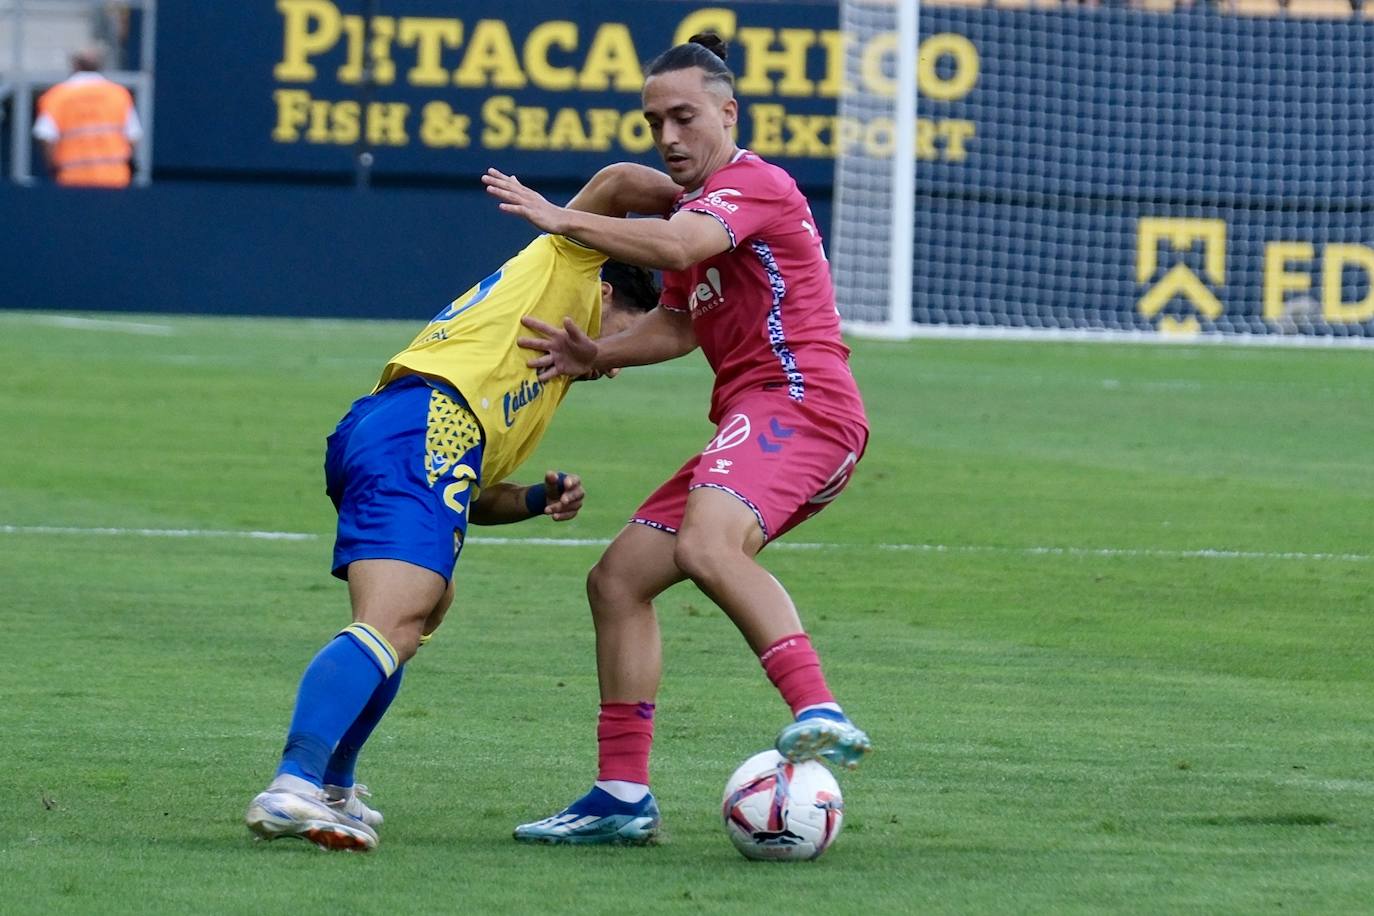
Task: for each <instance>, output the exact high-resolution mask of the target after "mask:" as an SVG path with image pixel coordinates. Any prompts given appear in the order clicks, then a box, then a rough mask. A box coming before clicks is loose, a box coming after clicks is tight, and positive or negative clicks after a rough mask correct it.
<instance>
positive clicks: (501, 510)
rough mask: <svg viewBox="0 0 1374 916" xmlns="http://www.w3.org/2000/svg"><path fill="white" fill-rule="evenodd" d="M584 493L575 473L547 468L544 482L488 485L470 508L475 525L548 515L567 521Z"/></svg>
mask: <svg viewBox="0 0 1374 916" xmlns="http://www.w3.org/2000/svg"><path fill="white" fill-rule="evenodd" d="M586 497H587V493H586V491H585V490H583V489H582V478H581V477H578V476H577V475H576V474H563V473H560V472H558V471H549V472H548V473H546V474H545V475H544V482H543V483H536V484H533V485H531V486H528V487H523V486H521V485H519V484H515V483H505V482H502V483H498V484H495V485H494V486H491V487H487V488H486V489H484V490H483V491H482V495H481V496H479V497H477V500H476V501H475V502H474V503H473V504H472V506H471V507H469V509H468V512H469V513H470V515H469V516H468V517H469V519H470V520H471V521H472V523H473V524H474V525H508V524H510V523H511V522H523V521H525V520H526V519H531V518H538V517H539V516H541V515H547V516H548V517H549V518H551V519H553V520H554V521H555V522H566V521H567V520H568V519H570V518H573V517H575V516H576V515H577V513H578V512H579V511H580V510H581V509H582V501H583V500H584V499H586Z"/></svg>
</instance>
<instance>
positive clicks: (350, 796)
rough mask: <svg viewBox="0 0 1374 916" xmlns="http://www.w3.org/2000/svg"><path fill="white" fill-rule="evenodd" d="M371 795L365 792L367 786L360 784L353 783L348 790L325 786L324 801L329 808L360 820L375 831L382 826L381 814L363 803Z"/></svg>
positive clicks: (341, 787)
mask: <svg viewBox="0 0 1374 916" xmlns="http://www.w3.org/2000/svg"><path fill="white" fill-rule="evenodd" d="M371 797H372V793H371V792H369V791H367V786H365V785H363V784H362V783H354V784H353V785H351V786H349V787H348V788H346V789H345V788H344V787H343V786H325V787H324V800H325V802H326V803H327V804H328V805H329V807H331V808H335V809H338V810H340V811H342V812H343V813H344V814H346V815H348V816H349V817H351V818H353V819H354V820H360V821H362V822H363V823H364V824H366V825H367V826H369V827H371V828H372V829H373V830H376V829H377V828H378V827H380V826H382V821H383V820H384V818H383V817H382V812H380V811H378V810H377V809H376V808H370V807H368V805H367V804H366V803H365V802H364V801H363V799H364V798H371Z"/></svg>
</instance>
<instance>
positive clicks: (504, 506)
mask: <svg viewBox="0 0 1374 916" xmlns="http://www.w3.org/2000/svg"><path fill="white" fill-rule="evenodd" d="M675 193H676V186H675V185H674V184H673V183H672V181H671V180H669V179H668V177H667V176H665V175H663V174H661V173H659V172H656V171H654V170H652V169H649V168H645V167H643V166H637V165H631V164H627V163H621V164H618V165H614V166H609V167H607V168H606V169H603V170H602V171H601V172H599V173H597V175H596V176H595V177H594V178H593V179H592V180H591V181H590V182H588V184H587V185H586V186H585V187H584V188H583V189H582V190H581V191H579V192H578V194H577V196H576V197H574V198H573V201H572V202H571V203H570V204H569V206H570V207H574V208H576V209H581V210H586V211H588V212H592V213H600V214H603V215H616V216H624V215H625V214H626V213H631V212H639V213H660V212H662V211H663V210H664V209H665V208H666V207H667V205H668V203H669V202H671V200H672V198H673V196H674V194H675ZM603 265H604V266H603ZM657 295H658V291H657V290H656V289H655V288H654V286H653V282H652V279H651V278H650V277H649V275H648V273H647V272H646V271H644V270H642V269H641V268H634V267H630V266H628V265H624V264H619V263H616V262H609V263H608V262H607V261H606V256H605V255H603V254H600V253H598V252H596V251H594V250H592V249H590V248H586V247H583V246H582V245H580V244H578V243H576V242H574V241H572V240H570V239H567V238H563V237H562V236H557V235H541V236H540V237H539V238H537V239H535V240H534V241H533V242H531V243H530V244H529V245H528V246H527V247H526V248H525V249H524V250H523V251H521V252H520V253H519V254H517V255H516V256H515V257H514V258H511V259H510V260H509V261H507V262H506V263H505V264H503V265H501V267H500V268H499V269H497V270H496V272H494V273H492V274H490V275H489V276H488V277H486V279H484V280H482V281H481V282H480V283H478V284H477V285H476V286H474V287H472V288H471V289H469V290H468V291H467V292H465V293H463V295H461V296H459V297H458V298H457V299H455V300H453V302H452V303H451V304H450V305H449V306H448V307H447V308H445V309H444V310H443V311H441V312H440V313H439V314H438V315H436V316H434V319H433V320H432V321H430V323H429V324H428V325H426V326H425V327H424V329H423V330H421V331H420V333H419V334H418V335H417V336H416V337H415V339H414V340H413V341H411V343H410V345H409V346H407V347H406V348H405V349H404V350H402V351H401V352H400V353H398V354H397V355H396V356H394V357H392V358H391V360H390V361H389V362H388V363H387V365H386V368H385V369H383V371H382V375H381V378H380V380H379V381H378V383H377V387H376V388H375V389H374V390H373V391H372V393H371V394H369V395H367V396H366V397H363V398H360V399H358V400H357V401H355V402H354V403H353V406H352V407H351V408H350V409H349V411H348V413H347V415H345V416H344V418H343V419H342V420H340V421H339V425H338V427H337V428H336V429H335V431H334V433H333V435H331V436H330V437H329V441H328V445H327V448H326V455H325V478H326V485H327V491H328V493H329V496H330V498H331V499H332V500H333V502H334V505H335V507H336V508H337V509H338V515H339V519H338V530H337V536H336V539H335V544H334V560H333V573H334V575H335V576H337V577H339V578H341V579H345V580H347V582H348V594H349V599H350V601H351V603H352V607H353V622H352V623H351V624H350V625H349V626H347V627H345V628H344V629H343V630H342V631H341V632H340V633H338V634H337V635H336V636H335V637H334V638H333V639H331V640H330V641H329V643H328V644H327V645H325V647H324V648H323V649H321V650H320V652H319V654H318V655H316V656H315V658H314V660H313V661H311V663H310V665H309V666H308V667H307V668H306V670H305V674H304V676H303V677H302V679H301V684H300V689H299V692H298V693H297V696H296V708H295V712H294V714H293V716H292V720H291V726H290V729H289V731H288V733H287V738H286V746H285V748H284V750H283V752H282V758H281V764H280V766H279V767H278V769H277V775H276V778H274V779H273V780H272V782H271V784H270V785H269V786H268V787H267V789H266V790H265V791H263V792H261V793H259V794H258V795H257V796H256V797H255V798H254V799H253V801H252V803H251V804H250V805H249V807H248V811H247V814H246V815H245V820H246V822H247V824H248V827H249V829H250V830H252V831H253V832H254V833H255V834H257V835H258V836H259V837H262V838H264V839H275V838H276V837H279V836H296V837H302V838H304V839H307V840H309V841H311V842H313V843H315V844H316V845H317V846H321V847H323V848H326V849H352V850H368V849H372V848H374V847H375V846H376V845H377V833H376V829H375V828H376V827H377V825H379V824H380V823H381V820H382V818H381V815H380V814H379V813H378V812H376V811H374V810H373V809H372V808H370V807H368V806H367V805H366V804H365V803H364V802H363V801H362V800H361V799H360V797H359V796H360V794H362V791H361V790H360V788H359V787H358V786H356V785H355V784H354V778H353V770H354V764H355V762H356V760H357V756H358V752H359V750H360V749H361V748H362V746H363V743H364V742H365V741H366V740H367V738H368V737H369V736H370V735H371V734H372V731H373V729H374V728H375V727H376V726H377V723H378V722H379V721H380V720H381V718H382V716H383V715H384V714H385V712H386V710H387V708H388V707H389V706H390V705H391V701H392V699H393V698H394V697H395V696H396V691H397V690H398V689H399V687H400V683H401V676H402V671H403V670H404V665H405V664H406V662H407V661H408V660H409V659H410V658H411V657H412V656H413V655H414V654H415V651H416V649H417V648H418V647H419V645H420V643H421V642H423V641H425V639H427V638H428V636H429V635H430V634H432V633H433V632H434V630H435V629H436V628H437V627H438V626H439V624H440V622H441V621H442V620H443V617H444V614H445V612H446V611H447V610H448V607H449V604H450V603H451V602H452V600H453V581H452V577H453V569H454V565H455V563H456V561H457V558H458V553H459V551H460V550H461V549H462V546H463V539H464V537H465V535H466V532H467V526H468V523H469V522H471V523H473V524H478V525H495V524H504V523H507V522H516V521H522V520H524V519H528V518H534V517H537V516H540V515H545V516H548V517H550V518H552V519H553V520H554V521H566V520H567V519H570V518H572V517H573V516H575V515H576V514H577V512H578V510H579V509H580V508H581V505H582V499H583V495H584V494H583V491H582V486H581V482H580V480H579V479H578V478H577V477H576V476H575V475H571V474H569V475H564V474H560V473H557V472H554V471H550V472H548V473H547V474H546V475H545V477H544V480H543V481H542V482H541V483H538V484H535V485H533V486H519V485H517V484H514V483H509V482H507V481H506V480H505V477H506V476H507V475H508V474H510V473H511V471H513V470H514V469H515V468H516V467H518V466H519V465H520V463H521V462H522V461H524V460H525V459H526V458H528V457H529V455H530V454H531V453H532V452H533V451H534V449H535V446H536V445H537V444H538V442H539V440H540V438H541V437H542V436H543V434H544V431H545V429H547V427H548V425H549V422H550V420H552V419H553V414H554V411H555V410H556V409H557V407H558V405H559V403H560V402H561V401H562V400H563V397H564V395H565V394H566V393H567V389H568V384H569V381H570V380H569V379H567V378H566V377H564V378H557V379H551V380H549V381H546V382H541V381H540V380H539V378H538V375H537V372H536V371H535V370H533V369H531V368H529V367H528V365H527V363H528V362H529V360H530V359H531V358H532V357H533V356H535V355H536V354H535V352H534V351H530V350H526V349H523V348H521V346H520V345H519V343H518V342H517V339H518V338H519V337H520V336H521V335H522V334H523V333H525V331H524V329H523V328H522V326H521V320H522V319H526V318H534V319H537V320H542V321H544V322H549V323H557V324H560V325H563V326H565V327H568V328H577V329H578V330H580V331H581V332H583V333H585V334H589V335H591V336H594V337H595V336H597V335H599V334H613V333H616V332H618V331H620V330H623V329H625V328H627V327H628V326H629V325H630V324H631V323H632V322H633V321H635V320H636V318H637V317H638V316H639V315H640V314H642V313H644V312H646V311H648V310H649V309H652V308H653V307H654V305H655V304H656V302H657Z"/></svg>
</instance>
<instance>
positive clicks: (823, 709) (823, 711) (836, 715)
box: [797, 706, 849, 722]
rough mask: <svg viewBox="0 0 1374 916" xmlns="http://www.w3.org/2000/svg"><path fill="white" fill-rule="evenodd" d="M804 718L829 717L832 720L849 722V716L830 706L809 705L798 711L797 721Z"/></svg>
mask: <svg viewBox="0 0 1374 916" xmlns="http://www.w3.org/2000/svg"><path fill="white" fill-rule="evenodd" d="M802 719H829V720H830V721H832V722H848V721H849V717H848V716H846V715H845V714H844V713H843V712H841V711H840V710H838V709H831V708H830V707H829V706H808V707H807V708H806V709H803V710H802V711H801V712H799V713H797V721H798V722H800V721H801V720H802Z"/></svg>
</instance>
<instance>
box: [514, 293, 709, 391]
mask: <svg viewBox="0 0 1374 916" xmlns="http://www.w3.org/2000/svg"><path fill="white" fill-rule="evenodd" d="M521 323H522V324H524V326H525V327H527V328H529V329H530V330H531V331H535V332H537V333H538V334H539V335H540V336H538V337H521V338H520V339H519V340H518V341H517V343H518V344H519V345H520V346H521V347H524V348H525V349H527V350H538V351H540V354H539V355H538V356H536V357H534V358H533V359H531V360H529V361H528V362H526V363H525V365H527V366H529V367H530V368H531V369H537V370H539V381H541V382H547V381H549V380H550V379H554V378H557V377H558V376H560V375H568V376H571V377H573V378H579V377H581V376H584V375H588V374H589V373H608V372H611V371H612V370H614V369H619V368H621V367H622V366H648V365H651V364H653V363H662V362H667V361H668V360H670V359H676V358H677V357H679V356H683V355H684V354H687V353H690V352H692V351H693V350H695V349H696V346H697V338H696V334H695V333H693V331H692V319H691V316H690V315H688V314H687V313H686V312H674V311H671V310H669V309H665V308H656V309H654V310H653V311H651V312H649V313H648V314H647V315H645V316H644V317H643V318H641V319H639V320H638V321H636V322H635V323H634V324H633V325H631V326H630V327H629V328H628V329H627V330H624V331H621V332H620V333H619V334H612V335H611V336H610V337H602V338H599V339H592V338H591V337H589V336H588V335H587V332H586V331H583V330H582V328H580V327H578V325H577V322H575V321H573V320H572V319H571V318H564V319H563V327H561V328H556V327H554V326H553V325H551V324H547V323H545V322H543V321H540V320H539V319H538V318H534V317H532V316H526V317H525V318H522V319H521Z"/></svg>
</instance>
